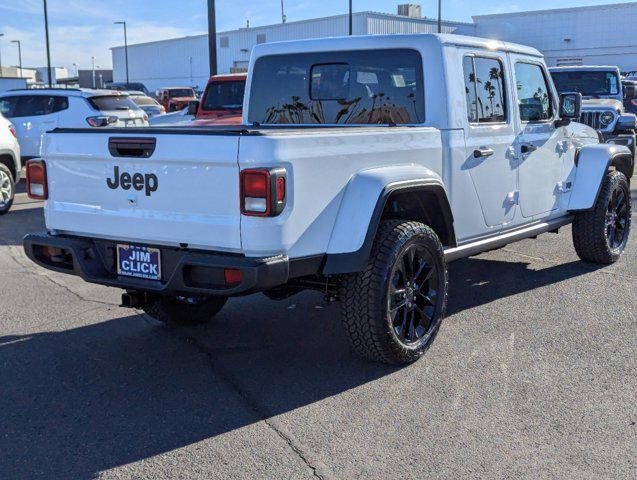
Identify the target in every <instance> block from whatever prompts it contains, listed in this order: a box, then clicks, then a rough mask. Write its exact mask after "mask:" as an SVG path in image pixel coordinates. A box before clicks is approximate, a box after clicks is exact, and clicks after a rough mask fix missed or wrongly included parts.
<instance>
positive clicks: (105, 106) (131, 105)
mask: <svg viewBox="0 0 637 480" xmlns="http://www.w3.org/2000/svg"><path fill="white" fill-rule="evenodd" d="M88 101H89V103H90V104H91V106H92V107H93V108H94V109H95V110H100V111H108V110H131V109H132V110H136V109H137V105H136V104H135V102H133V100H132V99H131V98H130V97H129V96H124V95H105V96H103V97H91V98H89V99H88Z"/></svg>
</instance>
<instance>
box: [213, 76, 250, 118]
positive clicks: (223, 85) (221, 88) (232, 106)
mask: <svg viewBox="0 0 637 480" xmlns="http://www.w3.org/2000/svg"><path fill="white" fill-rule="evenodd" d="M245 88H246V82H244V81H236V82H216V83H211V84H210V85H208V88H207V89H206V94H205V99H204V104H203V107H202V108H203V110H204V111H205V110H239V109H241V107H242V106H243V94H244V92H245Z"/></svg>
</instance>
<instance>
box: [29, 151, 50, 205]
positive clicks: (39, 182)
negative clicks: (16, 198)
mask: <svg viewBox="0 0 637 480" xmlns="http://www.w3.org/2000/svg"><path fill="white" fill-rule="evenodd" d="M27 195H28V196H29V198H32V199H34V200H46V199H47V198H48V197H49V192H48V189H47V185H46V164H45V163H44V160H28V161H27Z"/></svg>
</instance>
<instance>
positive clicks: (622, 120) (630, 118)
mask: <svg viewBox="0 0 637 480" xmlns="http://www.w3.org/2000/svg"><path fill="white" fill-rule="evenodd" d="M615 129H616V130H637V116H635V115H633V114H632V113H624V114H623V115H620V116H619V120H617V126H616V127H615Z"/></svg>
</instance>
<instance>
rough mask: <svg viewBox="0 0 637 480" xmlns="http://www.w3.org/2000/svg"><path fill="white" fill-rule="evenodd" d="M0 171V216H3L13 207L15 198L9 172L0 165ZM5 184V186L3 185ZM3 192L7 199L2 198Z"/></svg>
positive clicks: (13, 183)
mask: <svg viewBox="0 0 637 480" xmlns="http://www.w3.org/2000/svg"><path fill="white" fill-rule="evenodd" d="M0 170H2V174H0V182H1V183H0V215H4V214H5V213H9V210H11V206H12V205H13V200H14V198H15V181H14V180H13V174H12V173H11V170H9V169H8V168H7V166H6V165H4V164H2V163H0ZM5 183H6V185H4V184H5ZM5 191H6V192H7V193H6V195H8V197H9V198H4V195H5V193H4V192H5Z"/></svg>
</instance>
